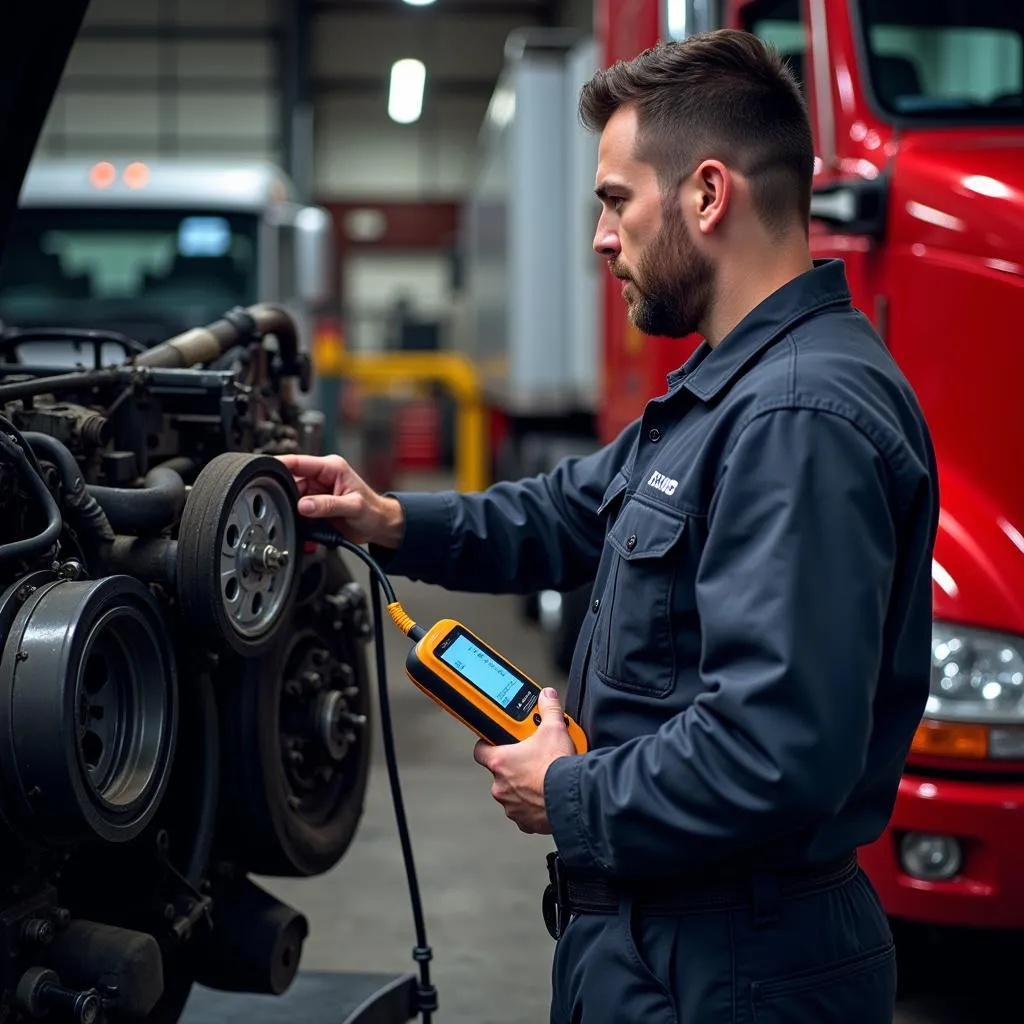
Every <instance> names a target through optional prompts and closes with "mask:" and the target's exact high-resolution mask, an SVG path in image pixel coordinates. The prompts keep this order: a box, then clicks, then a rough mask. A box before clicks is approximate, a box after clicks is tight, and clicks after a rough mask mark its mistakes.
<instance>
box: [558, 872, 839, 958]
mask: <svg viewBox="0 0 1024 1024" xmlns="http://www.w3.org/2000/svg"><path fill="white" fill-rule="evenodd" d="M857 867H858V865H857V856H856V854H850V855H849V856H847V857H843V858H841V859H840V860H834V861H830V862H828V863H825V864H809V865H805V866H803V867H800V868H789V869H779V870H771V871H765V872H758V871H757V870H756V869H754V868H751V869H750V870H749V871H748V872H746V873H745V874H744V875H742V876H736V877H734V878H730V879H721V878H718V879H713V880H712V879H706V878H705V879H695V878H692V877H691V878H687V879H678V878H665V879H644V880H642V881H621V880H613V879H610V878H607V877H605V876H601V875H589V874H579V873H575V872H572V871H570V870H569V869H568V868H566V866H565V864H564V863H563V862H562V860H561V858H560V857H559V856H558V854H556V853H549V854H548V878H549V884H548V886H547V888H546V889H545V890H544V901H543V909H544V923H545V924H546V925H547V929H548V932H549V933H550V935H551V937H552V938H553V939H557V938H559V937H560V936H561V934H562V932H563V931H565V926H566V925H567V924H568V923H569V919H570V917H572V915H573V914H616V913H618V911H619V907H620V906H621V904H622V900H623V898H624V897H627V898H629V899H630V900H631V901H632V904H633V906H634V907H636V908H638V909H642V910H646V911H650V912H653V913H662V914H679V913H685V912H687V911H694V910H738V909H740V908H743V907H749V906H751V903H752V901H753V900H756V899H757V898H758V894H759V892H762V891H764V889H765V888H766V887H767V888H769V889H770V890H771V891H772V892H773V894H774V895H775V896H777V897H778V898H780V899H783V898H786V897H790V898H792V897H796V896H806V895H809V894H811V893H813V892H821V891H824V890H826V889H831V888H834V887H836V886H839V885H842V884H843V883H844V882H848V881H849V880H850V879H851V878H853V876H854V875H855V874H856V873H857Z"/></svg>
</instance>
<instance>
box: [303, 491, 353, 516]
mask: <svg viewBox="0 0 1024 1024" xmlns="http://www.w3.org/2000/svg"><path fill="white" fill-rule="evenodd" d="M365 509H366V501H365V499H364V498H363V496H362V495H361V494H356V493H355V492H353V493H352V494H307V495H306V496H305V497H304V498H301V499H300V500H299V512H301V513H302V515H304V516H309V518H310V519H353V518H354V517H356V516H358V515H360V514H361V513H362V512H364V511H365Z"/></svg>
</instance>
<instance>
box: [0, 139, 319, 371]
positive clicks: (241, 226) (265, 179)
mask: <svg viewBox="0 0 1024 1024" xmlns="http://www.w3.org/2000/svg"><path fill="white" fill-rule="evenodd" d="M331 238H332V224H331V218H330V215H329V214H328V213H327V211H325V210H323V209H321V208H319V207H316V206H308V205H303V204H301V203H299V202H297V201H296V198H295V189H294V187H293V185H292V183H291V182H290V180H289V179H288V177H287V176H286V175H285V174H284V173H283V172H282V171H281V170H280V169H279V168H277V167H275V166H273V165H271V164H267V163H263V162H257V161H227V160H222V159H208V160H191V159H188V160H187V159H177V158H164V157H161V158H159V159H152V160H150V159H145V160H141V159H125V160H108V159H71V158H60V159H43V158H40V159H38V160H37V161H35V162H34V163H33V165H32V166H31V167H30V169H29V173H28V175H27V177H26V180H25V183H24V186H23V188H22V192H21V199H20V204H19V210H18V214H17V216H16V218H15V220H14V225H13V229H12V231H11V236H10V239H9V245H8V249H7V256H6V258H5V260H4V264H3V267H2V269H0V322H6V323H12V324H17V326H18V328H19V329H25V328H32V327H40V328H42V327H72V326H73V327H75V328H82V327H86V328H93V329H98V330H106V331H113V332H116V333H119V334H123V335H126V336H127V337H129V338H131V339H134V340H136V341H139V342H141V343H142V344H144V345H147V346H149V345H152V344H154V343H156V342H158V341H163V340H165V339H166V338H169V337H171V336H172V335H175V334H177V333H178V332H179V331H181V330H184V329H186V328H187V327H189V326H191V325H193V324H197V323H208V322H210V321H211V320H214V319H216V318H217V317H218V316H220V315H221V314H222V313H223V312H224V311H225V310H228V309H230V308H232V307H233V306H236V305H237V306H246V305H249V304H251V303H253V302H255V301H256V300H257V298H258V299H259V300H260V301H266V302H276V303H279V304H281V305H283V306H284V307H285V308H286V309H287V310H288V311H289V312H290V313H291V314H292V315H293V316H294V317H295V319H296V321H297V322H298V324H299V326H300V337H301V338H302V339H303V340H304V342H305V343H306V344H308V343H309V339H310V338H312V337H313V334H314V326H315V324H316V323H317V321H318V320H319V318H320V316H321V315H322V314H323V313H324V312H325V311H326V310H327V308H328V303H329V302H330V301H331V300H332V299H334V298H335V296H336V286H335V282H334V275H333V246H332V241H331ZM20 347H21V348H23V349H24V350H25V352H24V353H23V358H26V357H27V352H28V349H27V346H25V345H22V346H20ZM123 357H124V353H123V350H122V349H121V348H120V347H118V346H117V345H107V346H105V347H104V349H103V351H102V355H101V358H102V359H103V361H104V362H111V361H117V360H120V359H122V358H123ZM80 358H81V355H80V353H77V352H73V351H72V349H71V348H70V347H69V346H68V345H67V344H66V343H60V344H55V343H50V342H46V341H42V342H39V343H33V345H32V349H31V359H32V361H33V363H35V364H36V365H40V364H49V363H53V362H55V363H56V365H64V363H66V362H68V360H69V359H70V360H71V362H75V361H77V360H78V359H80Z"/></svg>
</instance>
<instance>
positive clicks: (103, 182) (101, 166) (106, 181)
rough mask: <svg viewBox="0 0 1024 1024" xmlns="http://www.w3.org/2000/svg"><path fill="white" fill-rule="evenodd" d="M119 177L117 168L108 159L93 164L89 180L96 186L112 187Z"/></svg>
mask: <svg viewBox="0 0 1024 1024" xmlns="http://www.w3.org/2000/svg"><path fill="white" fill-rule="evenodd" d="M116 177H117V168H115V167H114V165H113V164H112V163H109V162H108V161H106V160H102V161H100V163H98V164H93V165H92V167H91V168H90V170H89V182H90V183H91V184H92V186H93V187H94V188H110V186H111V185H113V184H114V179H115V178H116Z"/></svg>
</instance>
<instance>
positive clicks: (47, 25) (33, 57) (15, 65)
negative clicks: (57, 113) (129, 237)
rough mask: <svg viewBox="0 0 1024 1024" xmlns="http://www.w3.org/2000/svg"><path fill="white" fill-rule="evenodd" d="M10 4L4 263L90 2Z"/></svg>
mask: <svg viewBox="0 0 1024 1024" xmlns="http://www.w3.org/2000/svg"><path fill="white" fill-rule="evenodd" d="M6 6H7V10H5V11H4V14H5V18H4V26H3V29H2V31H0V261H2V260H3V252H4V246H5V245H6V242H7V233H8V231H9V229H10V226H11V220H12V218H13V216H14V212H15V210H16V209H17V207H18V196H19V195H20V193H21V184H22V181H23V180H24V177H25V172H26V170H27V169H28V165H29V163H30V162H31V160H32V155H33V153H34V152H35V148H36V143H37V142H38V141H39V134H40V132H41V131H42V129H43V124H44V123H45V122H46V115H47V114H48V113H49V110H50V104H51V103H52V102H53V95H54V93H55V92H56V91H57V85H58V84H59V83H60V79H61V75H62V74H63V73H64V65H65V64H66V63H67V59H68V54H69V53H70V52H71V47H72V45H73V44H74V42H75V37H76V36H77V35H78V31H79V29H80V28H81V25H82V20H83V18H84V17H85V12H86V9H87V8H88V6H89V0H49V2H46V0H25V2H19V3H14V4H8V5H6Z"/></svg>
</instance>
